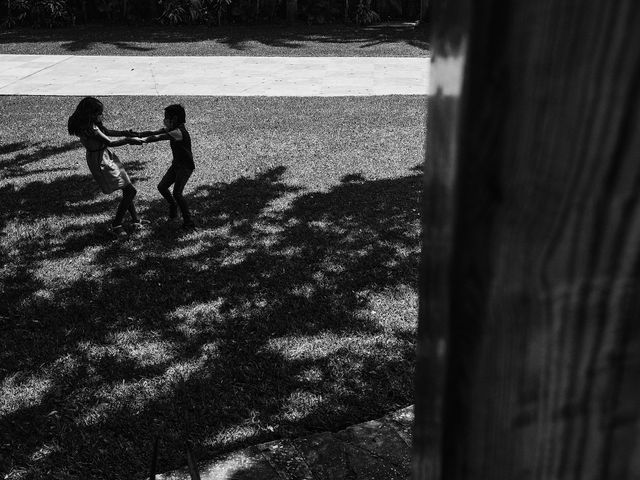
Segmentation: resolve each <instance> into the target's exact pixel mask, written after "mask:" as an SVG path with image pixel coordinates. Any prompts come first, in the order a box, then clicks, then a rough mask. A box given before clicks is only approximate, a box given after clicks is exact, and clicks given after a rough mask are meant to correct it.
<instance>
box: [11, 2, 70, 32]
mask: <svg viewBox="0 0 640 480" xmlns="http://www.w3.org/2000/svg"><path fill="white" fill-rule="evenodd" d="M8 7H9V9H8V10H9V12H8V15H7V20H6V21H5V23H4V25H5V26H6V27H13V26H16V25H21V24H24V23H27V22H31V24H32V25H33V26H35V27H41V26H47V27H49V28H51V27H56V26H61V25H66V24H69V23H74V20H75V17H74V16H73V15H72V14H71V12H70V11H69V6H68V5H67V1H66V0H35V1H29V0H14V1H13V2H10V3H9V4H8Z"/></svg>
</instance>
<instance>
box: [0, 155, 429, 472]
mask: <svg viewBox="0 0 640 480" xmlns="http://www.w3.org/2000/svg"><path fill="white" fill-rule="evenodd" d="M284 173H285V169H284V167H279V168H275V169H272V170H270V171H267V172H265V173H263V174H261V175H258V176H257V177H255V178H240V179H238V180H236V181H234V182H231V183H229V184H218V185H213V186H206V187H200V188H199V189H198V190H196V191H195V192H193V193H192V194H191V195H190V196H189V201H190V202H191V203H192V204H193V205H194V206H196V208H197V209H198V211H199V212H200V218H201V220H202V223H203V228H201V229H200V230H198V231H195V232H191V233H185V234H178V233H176V232H173V231H171V230H168V229H167V227H166V226H164V225H162V224H161V223H156V224H154V225H152V226H151V227H150V228H149V229H148V230H147V231H146V232H142V233H140V234H139V235H138V236H135V237H131V238H130V239H128V240H126V241H123V242H114V243H109V244H104V245H89V246H88V247H87V248H85V249H81V248H80V243H79V242H78V240H77V238H78V236H79V237H83V236H85V238H87V239H88V238H89V237H90V235H91V229H90V227H89V226H84V225H82V224H81V223H79V224H78V226H77V227H76V228H75V229H74V230H73V232H72V234H68V235H66V236H63V237H62V239H60V242H59V245H56V248H54V249H52V251H51V253H49V252H50V250H49V249H47V247H48V246H51V243H53V241H49V240H47V238H41V239H40V240H39V241H41V242H43V245H41V246H42V248H41V253H39V254H38V255H37V256H36V255H34V253H33V250H34V249H33V245H32V244H31V243H30V242H32V240H31V239H29V238H25V239H23V240H21V241H19V242H17V244H16V245H15V246H14V248H16V249H17V251H16V252H14V253H13V254H12V255H15V257H13V258H16V257H17V258H20V259H21V261H15V260H13V263H12V265H11V266H10V268H9V270H8V275H7V276H6V279H5V286H6V285H11V284H15V283H19V284H20V285H21V287H20V292H21V293H20V294H19V295H17V294H15V293H14V294H12V296H11V298H10V300H11V307H10V308H6V307H5V308H2V309H0V318H2V321H3V323H4V335H3V337H2V340H0V343H1V344H2V345H1V347H2V350H1V351H2V352H3V353H0V365H2V367H1V368H2V370H0V374H1V375H2V378H3V380H2V386H3V389H4V391H3V394H5V398H6V402H5V410H4V412H3V413H4V415H3V417H2V418H1V419H0V422H1V423H2V425H0V448H2V450H4V451H3V452H1V453H2V454H3V455H4V456H5V458H6V459H8V460H5V462H6V463H7V465H9V467H10V468H27V469H28V470H29V471H30V472H31V473H32V474H33V475H34V476H37V475H38V474H43V475H44V473H43V472H47V471H51V472H52V474H55V475H62V476H64V477H65V478H71V479H74V478H88V477H90V476H96V477H102V478H106V477H105V475H106V476H107V477H109V478H115V479H124V478H131V477H132V476H139V475H140V474H141V472H145V471H146V469H147V467H148V465H147V462H148V458H149V455H150V451H151V445H152V444H153V438H154V436H156V435H160V436H161V437H162V439H163V454H164V455H163V457H162V459H163V463H162V465H160V466H159V469H160V470H166V469H173V468H177V467H179V466H181V465H182V464H183V463H184V454H183V449H182V445H183V441H184V440H185V438H188V439H189V440H190V442H192V444H193V448H194V452H195V454H196V456H197V457H198V458H206V457H210V456H212V455H214V454H217V453H221V452H224V451H229V450H231V449H234V448H238V447H243V446H246V445H249V444H254V443H258V442H263V441H267V440H270V439H274V438H278V437H284V436H295V435H301V434H305V433H308V432H313V431H321V430H326V429H338V428H341V427H344V426H346V425H347V424H349V423H354V422H357V421H363V420H367V419H370V418H376V417H378V416H381V415H382V414H384V413H387V412H388V411H389V410H390V409H392V408H397V407H399V406H403V405H406V404H408V403H410V402H411V391H412V389H411V388H410V385H411V382H412V369H413V355H414V353H413V351H414V341H413V336H414V333H413V326H414V325H413V320H414V316H415V312H414V311H413V310H412V309H411V307H407V305H406V301H407V298H409V297H411V292H412V291H413V289H414V287H415V285H416V283H417V280H416V277H417V263H418V252H419V237H420V235H419V233H420V232H419V217H418V202H419V195H420V188H421V177H420V175H411V176H407V177H402V178H395V179H388V180H376V181H368V180H366V179H364V178H363V177H362V176H358V175H357V174H355V175H353V176H352V177H347V178H345V181H344V182H343V183H342V184H341V185H339V186H337V187H335V188H333V189H332V190H330V191H328V192H325V193H318V192H313V193H304V192H302V191H300V190H298V189H297V188H295V187H292V186H290V185H287V184H286V183H284V181H283V180H282V176H283V174H284ZM79 180H80V179H74V181H75V182H78V181H79ZM58 182H59V183H57V182H54V185H51V186H49V188H51V190H52V191H55V192H57V191H60V190H64V189H65V188H69V183H67V181H65V180H59V181H58ZM25 188H26V189H29V188H31V190H27V191H26V192H23V194H26V193H29V195H30V196H33V197H36V196H38V195H40V194H41V192H40V190H42V189H43V188H45V187H44V186H42V185H38V186H33V187H25ZM83 193H87V192H79V193H78V197H77V198H81V197H83V195H82V194H83ZM163 207H164V205H163V204H162V202H159V201H158V202H155V201H154V202H152V203H150V204H149V205H147V211H148V212H161V211H163ZM74 208H78V212H77V214H79V213H83V214H84V215H89V214H91V213H92V212H93V211H94V210H93V206H92V205H84V204H81V203H78V205H77V206H76V207H74ZM85 209H86V212H85V211H84V210H85ZM53 210H55V209H54V208H52V209H50V210H45V211H41V210H39V209H30V210H27V211H26V213H25V215H26V217H25V221H26V222H28V221H29V218H41V217H42V216H44V215H47V214H52V213H55V212H53ZM56 241H58V240H56ZM47 242H49V244H47ZM43 265H46V268H45V267H43ZM69 269H72V270H73V271H70V270H69ZM56 275H57V276H58V277H56ZM374 309H375V312H373V313H372V311H373V310H374ZM18 392H23V393H20V394H19V393H18ZM25 392H26V393H25ZM9 444H11V445H12V447H11V451H7V450H6V447H5V446H6V445H9ZM123 459H127V461H126V462H123V461H122V460H123ZM5 468H6V467H5ZM101 469H102V470H101Z"/></svg>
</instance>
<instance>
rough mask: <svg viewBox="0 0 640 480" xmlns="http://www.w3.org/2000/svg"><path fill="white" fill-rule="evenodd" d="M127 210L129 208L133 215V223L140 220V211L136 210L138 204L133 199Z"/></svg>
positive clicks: (130, 213)
mask: <svg viewBox="0 0 640 480" xmlns="http://www.w3.org/2000/svg"><path fill="white" fill-rule="evenodd" d="M127 210H129V215H131V220H132V221H133V223H137V222H139V221H140V218H138V212H137V211H136V206H135V204H134V203H133V201H131V205H129V208H128V209H127Z"/></svg>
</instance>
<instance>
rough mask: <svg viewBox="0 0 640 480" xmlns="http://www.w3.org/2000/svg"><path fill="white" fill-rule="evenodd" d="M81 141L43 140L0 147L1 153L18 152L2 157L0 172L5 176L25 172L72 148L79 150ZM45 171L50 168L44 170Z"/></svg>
mask: <svg viewBox="0 0 640 480" xmlns="http://www.w3.org/2000/svg"><path fill="white" fill-rule="evenodd" d="M80 148H82V145H81V144H80V142H79V141H77V140H76V141H71V142H67V143H64V144H62V145H51V144H49V145H43V142H35V143H33V142H16V143H12V144H9V145H6V146H5V147H2V148H0V155H9V154H11V153H16V152H20V153H17V154H16V155H14V156H13V157H11V158H6V159H0V172H1V173H2V176H5V177H15V176H20V175H23V174H25V172H26V171H27V169H28V168H29V167H30V166H31V165H33V164H35V163H37V162H41V161H43V160H46V159H48V158H49V157H53V156H55V155H59V154H61V153H65V152H69V151H72V150H79V149H80ZM42 171H43V172H45V171H48V170H42Z"/></svg>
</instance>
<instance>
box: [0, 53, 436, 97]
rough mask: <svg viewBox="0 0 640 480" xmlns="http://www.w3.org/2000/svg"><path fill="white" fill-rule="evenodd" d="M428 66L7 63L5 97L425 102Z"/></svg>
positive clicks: (166, 60)
mask: <svg viewBox="0 0 640 480" xmlns="http://www.w3.org/2000/svg"><path fill="white" fill-rule="evenodd" d="M429 65H430V64H429V58H426V57H424V58H410V57H236V56H234V57H157V56H155V57H143V56H131V57H126V56H79V55H0V95H65V96H68V95H70V96H84V95H96V96H108V95H171V96H176V95H180V96H190V95H208V96H257V95H259V96H372V95H426V94H427V87H428V80H427V79H428V74H429Z"/></svg>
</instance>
